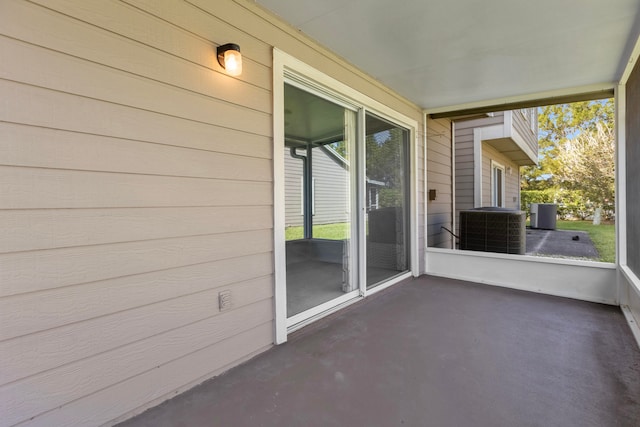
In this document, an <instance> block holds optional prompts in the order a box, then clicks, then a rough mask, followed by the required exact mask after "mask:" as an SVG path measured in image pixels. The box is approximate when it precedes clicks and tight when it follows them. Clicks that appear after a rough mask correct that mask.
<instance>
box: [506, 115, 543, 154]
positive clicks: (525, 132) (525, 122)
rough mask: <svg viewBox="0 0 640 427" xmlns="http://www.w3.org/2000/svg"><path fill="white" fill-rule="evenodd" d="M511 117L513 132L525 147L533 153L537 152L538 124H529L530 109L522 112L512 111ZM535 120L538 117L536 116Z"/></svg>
mask: <svg viewBox="0 0 640 427" xmlns="http://www.w3.org/2000/svg"><path fill="white" fill-rule="evenodd" d="M512 117H513V119H512V120H513V122H512V126H513V130H514V131H516V132H517V133H519V134H520V136H521V137H522V139H523V140H524V141H525V143H526V144H527V146H528V147H529V148H530V149H531V150H532V151H533V152H534V153H537V152H538V123H537V122H536V121H534V123H533V124H532V123H531V108H526V109H525V110H524V114H523V110H514V111H513V112H512ZM535 117H536V118H537V117H538V115H537V114H536V115H535Z"/></svg>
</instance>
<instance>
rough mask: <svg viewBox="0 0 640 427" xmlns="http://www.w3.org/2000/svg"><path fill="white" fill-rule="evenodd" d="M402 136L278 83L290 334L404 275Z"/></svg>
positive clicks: (383, 123)
mask: <svg viewBox="0 0 640 427" xmlns="http://www.w3.org/2000/svg"><path fill="white" fill-rule="evenodd" d="M409 135H410V132H409V130H407V129H406V128H404V127H401V126H398V125H397V124H394V123H393V122H392V121H389V120H387V119H385V118H382V117H381V116H378V115H375V114H372V113H370V112H368V111H367V110H366V107H365V106H361V105H356V106H353V105H351V104H349V103H348V102H347V101H343V100H342V99H340V98H338V97H334V96H332V95H331V94H329V93H327V92H324V91H323V90H321V89H319V88H318V87H316V86H313V85H307V84H305V83H301V82H298V81H297V80H291V81H287V82H285V85H284V150H283V152H282V155H283V156H284V158H283V164H284V201H285V207H284V217H285V229H284V231H285V263H284V264H285V265H286V269H285V272H286V282H285V283H286V301H287V303H286V306H287V310H286V316H287V323H288V325H290V326H291V325H296V324H298V323H299V322H302V321H305V320H306V319H309V318H312V317H313V316H316V315H319V314H321V313H323V312H324V311H327V310H330V309H332V308H333V307H335V306H337V305H339V304H341V303H342V302H346V301H348V300H350V299H352V298H355V297H358V296H362V295H366V294H367V292H368V290H369V289H372V288H374V287H375V286H378V285H381V284H383V283H386V282H388V281H389V280H391V279H393V278H396V277H399V276H400V275H402V274H403V273H407V272H408V270H409V269H410V240H411V239H410V235H409V230H410V226H409V225H410V216H409V210H410V209H409V206H410V197H409V195H410V191H409V187H410V185H409V184H410V180H409V177H410V173H409V164H410V163H409V157H410V156H409V153H410V150H409Z"/></svg>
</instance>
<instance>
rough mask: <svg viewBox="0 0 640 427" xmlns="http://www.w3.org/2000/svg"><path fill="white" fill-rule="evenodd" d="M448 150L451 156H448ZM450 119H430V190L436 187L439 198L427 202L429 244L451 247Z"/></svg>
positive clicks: (428, 163)
mask: <svg viewBox="0 0 640 427" xmlns="http://www.w3.org/2000/svg"><path fill="white" fill-rule="evenodd" d="M447 153H448V155H447ZM451 162H452V159H451V121H450V120H448V119H438V120H432V119H429V120H427V189H428V190H430V189H435V190H436V194H437V196H436V200H433V201H427V218H428V219H427V224H428V229H427V245H428V246H429V247H437V248H451V235H450V234H449V233H447V232H445V231H443V230H442V228H441V227H446V228H448V229H449V230H451V226H452V222H451V207H452V196H453V194H452V191H451V190H452V189H451V179H452V167H451V166H452V164H451Z"/></svg>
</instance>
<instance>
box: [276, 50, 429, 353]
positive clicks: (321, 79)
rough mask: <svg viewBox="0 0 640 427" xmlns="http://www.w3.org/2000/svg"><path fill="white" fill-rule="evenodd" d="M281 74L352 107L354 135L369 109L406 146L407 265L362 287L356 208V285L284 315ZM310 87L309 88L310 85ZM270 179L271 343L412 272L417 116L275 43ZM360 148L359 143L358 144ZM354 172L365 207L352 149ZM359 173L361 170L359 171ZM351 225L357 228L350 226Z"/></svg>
mask: <svg viewBox="0 0 640 427" xmlns="http://www.w3.org/2000/svg"><path fill="white" fill-rule="evenodd" d="M285 76H287V77H286V79H287V81H288V82H289V79H291V78H293V79H294V80H295V81H297V82H302V84H304V87H305V90H308V91H311V92H312V93H314V92H318V93H319V94H326V95H325V97H326V96H329V98H328V99H330V100H331V101H332V102H336V103H338V104H342V105H344V106H345V107H347V108H350V109H354V108H355V109H357V111H358V120H359V124H358V137H357V140H360V139H361V138H364V126H365V120H364V114H365V112H371V113H373V114H375V115H377V116H380V117H382V118H384V119H387V120H389V121H391V122H392V123H395V124H397V125H399V126H401V127H404V128H406V129H408V130H409V132H410V137H409V146H410V161H409V170H410V180H411V181H410V182H411V188H410V197H409V199H410V205H409V210H410V227H409V233H410V244H411V247H410V250H411V256H410V266H409V271H408V272H407V273H405V274H402V275H399V276H396V277H394V278H393V279H391V280H389V281H388V282H385V283H384V284H381V285H379V286H376V287H375V288H373V289H367V288H366V269H365V266H366V260H365V254H366V248H365V241H364V240H365V239H362V238H358V239H356V240H353V236H354V235H359V236H364V221H362V213H360V212H359V214H358V215H356V217H357V221H356V223H355V227H352V241H357V243H358V245H357V247H356V248H353V250H354V251H355V252H354V253H357V254H358V257H357V259H356V260H354V265H355V264H357V266H358V268H357V270H358V272H359V276H358V277H357V280H358V284H359V289H357V290H355V291H353V292H350V293H348V294H345V295H343V296H342V297H339V298H337V299H335V300H332V301H330V302H328V303H326V304H321V305H319V306H317V307H316V308H314V309H312V310H308V311H307V312H305V313H304V316H293V317H291V318H289V319H288V318H287V288H286V251H285V244H286V243H285V237H284V236H285V234H284V229H285V192H284V178H285V176H284V175H285V173H284V83H285ZM314 89H315V90H314ZM273 105H274V109H273V136H274V141H273V167H274V172H273V185H274V195H273V203H274V223H273V233H274V236H273V241H274V269H275V274H274V277H275V291H274V305H275V307H274V309H275V322H274V323H275V343H276V344H281V343H284V342H286V341H287V334H288V333H289V332H291V331H293V330H294V329H296V328H297V327H301V326H304V325H305V324H307V323H309V322H311V321H314V320H316V319H318V318H319V317H322V316H325V315H327V314H329V313H331V312H333V311H335V310H338V309H340V308H342V307H343V306H345V305H347V304H350V303H353V302H355V301H357V300H358V299H359V298H362V297H366V296H367V295H370V294H372V293H375V292H378V291H380V290H382V289H385V288H387V287H389V286H391V285H393V284H395V283H397V282H399V281H400V280H403V279H405V278H407V277H411V276H412V275H413V276H418V274H419V260H418V253H419V249H418V240H419V239H418V236H417V219H418V206H417V200H418V194H417V191H418V182H417V174H416V170H417V167H416V161H417V160H416V144H417V143H418V140H417V128H418V122H417V121H416V120H413V119H411V118H409V117H407V116H405V115H403V114H400V113H398V112H397V111H395V110H393V109H391V108H389V107H388V106H386V105H384V104H382V103H380V102H378V101H376V100H374V99H372V98H370V97H368V96H366V95H364V94H362V93H360V92H358V91H356V90H355V89H353V88H351V87H349V86H347V85H345V84H344V83H341V82H339V81H338V80H335V79H334V78H332V77H330V76H328V75H326V74H324V73H322V72H320V71H318V70H316V69H315V68H313V67H311V66H309V65H307V64H305V63H303V62H302V61H300V60H298V59H296V58H294V57H293V56H291V55H288V54H286V53H284V52H282V51H280V50H278V49H274V51H273ZM360 148H361V150H362V147H360ZM356 159H357V162H358V164H357V166H358V178H357V187H354V188H356V191H357V193H358V197H359V200H358V203H357V207H358V209H366V206H365V203H364V200H363V199H364V197H365V194H364V184H363V181H364V178H363V176H364V173H363V171H364V155H362V154H360V153H357V154H356ZM360 175H362V176H360ZM356 228H357V230H356Z"/></svg>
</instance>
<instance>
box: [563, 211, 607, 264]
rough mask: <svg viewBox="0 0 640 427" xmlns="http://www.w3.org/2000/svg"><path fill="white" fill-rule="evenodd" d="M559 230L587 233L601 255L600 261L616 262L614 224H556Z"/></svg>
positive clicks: (580, 222) (583, 222) (576, 222)
mask: <svg viewBox="0 0 640 427" xmlns="http://www.w3.org/2000/svg"><path fill="white" fill-rule="evenodd" d="M556 227H557V229H558V230H575V231H586V232H587V233H589V237H590V238H591V240H592V241H593V244H594V245H595V246H596V249H597V250H598V253H599V254H600V261H602V262H615V261H616V226H615V225H614V224H600V225H593V223H592V222H591V221H562V220H558V221H557V223H556Z"/></svg>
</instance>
